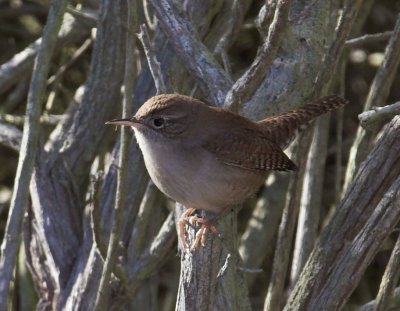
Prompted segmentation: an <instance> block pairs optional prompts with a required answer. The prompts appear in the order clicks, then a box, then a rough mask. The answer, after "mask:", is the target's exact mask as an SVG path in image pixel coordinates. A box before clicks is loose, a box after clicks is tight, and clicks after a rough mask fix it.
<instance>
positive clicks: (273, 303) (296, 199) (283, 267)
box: [264, 130, 312, 311]
mask: <svg viewBox="0 0 400 311" xmlns="http://www.w3.org/2000/svg"><path fill="white" fill-rule="evenodd" d="M311 134H312V131H310V130H308V131H306V132H304V133H302V134H301V135H300V137H299V138H298V139H297V140H296V142H295V144H296V145H295V147H294V150H293V152H294V154H295V159H294V162H296V163H297V164H298V166H299V171H298V172H295V173H294V175H293V176H292V178H291V179H290V181H289V186H288V191H287V196H286V203H285V207H284V209H283V214H282V219H281V223H280V225H279V231H278V237H277V242H276V247H275V254H274V262H273V266H272V274H271V280H270V283H269V286H268V292H267V296H266V298H265V303H264V311H274V310H279V309H281V306H282V303H283V302H284V301H283V290H284V285H285V280H286V276H287V273H288V269H289V263H290V251H291V249H292V247H291V245H292V241H293V234H294V232H295V226H296V220H297V217H298V212H299V203H300V198H301V188H302V185H303V177H304V173H305V168H306V165H305V164H306V160H307V158H306V157H305V156H304V155H306V154H307V153H308V152H307V151H308V148H309V147H310V143H311V138H312V135H311Z"/></svg>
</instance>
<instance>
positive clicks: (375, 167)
mask: <svg viewBox="0 0 400 311" xmlns="http://www.w3.org/2000/svg"><path fill="white" fill-rule="evenodd" d="M399 131H400V118H399V117H396V118H395V119H393V121H392V122H391V123H390V124H389V125H388V126H387V127H386V129H385V131H384V133H383V134H382V136H381V138H380V139H379V141H378V142H377V143H376V145H375V147H374V149H373V150H372V151H371V154H370V156H369V157H368V158H367V160H366V161H364V162H363V163H362V165H361V167H360V169H359V171H358V173H357V175H356V176H355V178H354V181H353V183H352V185H351V186H350V187H349V189H348V191H347V193H346V195H345V197H344V198H343V200H342V202H341V204H340V206H339V207H338V208H337V210H336V212H335V214H334V216H333V219H332V221H331V222H330V224H329V225H328V226H327V227H326V228H325V229H324V231H323V233H322V235H321V238H320V241H319V243H318V244H317V245H316V247H315V248H314V251H313V253H312V254H311V256H310V259H309V260H308V262H307V264H306V266H305V268H304V270H303V272H302V274H301V275H300V278H299V281H298V282H297V284H296V287H295V288H294V290H293V292H292V294H291V297H290V299H289V302H288V304H287V305H286V307H285V309H284V310H299V309H301V310H337V308H340V307H341V306H342V305H343V303H344V302H345V301H346V299H347V298H348V297H349V295H350V294H351V292H352V290H353V289H354V288H355V286H356V285H357V283H358V281H359V280H360V278H361V276H362V273H363V272H364V271H365V269H366V267H367V265H368V263H369V262H370V261H371V260H372V258H373V256H374V255H375V254H376V252H377V251H378V247H379V245H380V242H381V241H383V239H384V238H385V237H386V236H387V235H388V234H390V232H391V231H392V229H393V227H394V225H395V224H396V223H397V221H398V220H399V216H400V209H399V207H398V202H399V201H398V198H397V196H398V192H397V193H396V191H398V190H399V189H398V187H399V186H400V180H399V179H396V178H397V173H396V172H398V170H399V168H400V156H399V152H400V147H399V146H400V145H399V142H400V141H399V137H400V136H399ZM381 159H386V161H381ZM396 200H397V201H396ZM352 269H353V270H352ZM350 271H351V275H352V277H351V278H350V279H349V278H347V277H344V275H345V274H344V273H347V275H349V273H350Z"/></svg>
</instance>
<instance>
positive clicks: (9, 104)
mask: <svg viewBox="0 0 400 311" xmlns="http://www.w3.org/2000/svg"><path fill="white" fill-rule="evenodd" d="M30 78H31V77H30V74H29V75H28V76H27V77H26V78H25V79H24V78H23V79H22V80H21V81H20V82H19V83H18V84H17V85H16V86H15V87H14V88H13V90H12V91H11V92H10V93H9V94H8V95H7V97H6V99H5V100H4V101H3V102H2V104H1V109H0V111H1V112H5V113H9V112H12V111H14V110H15V108H17V107H18V105H20V104H22V102H23V101H24V99H25V97H26V94H27V93H28V90H29V81H30Z"/></svg>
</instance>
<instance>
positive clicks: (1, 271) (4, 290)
mask: <svg viewBox="0 0 400 311" xmlns="http://www.w3.org/2000/svg"><path fill="white" fill-rule="evenodd" d="M66 7H67V1H66V0H58V1H54V2H53V4H52V6H51V8H50V11H49V17H48V20H47V23H46V27H45V29H44V33H43V39H42V40H43V41H42V43H41V45H40V49H39V51H38V55H37V58H36V61H35V68H34V71H33V75H32V80H31V84H30V87H29V94H28V104H27V108H26V115H27V119H26V121H25V124H24V131H23V134H22V141H21V152H20V156H19V161H18V167H17V173H16V176H15V183H14V191H13V197H12V199H11V206H10V211H9V214H8V219H7V226H6V230H5V234H4V236H5V238H4V240H3V241H2V245H1V257H0V310H6V309H7V302H8V291H9V287H10V282H11V279H12V274H13V271H14V267H15V261H16V257H17V251H18V248H19V243H20V240H21V231H22V230H21V229H22V218H23V215H24V213H25V209H26V205H27V204H28V196H29V183H30V180H31V176H32V171H33V166H34V162H35V158H36V151H37V149H38V143H39V131H40V126H39V118H40V114H41V111H42V101H43V99H44V95H45V90H46V77H47V74H48V71H49V68H50V60H51V56H52V55H53V51H54V48H55V44H56V39H57V33H58V30H59V29H60V27H61V23H62V20H63V16H64V12H65V9H66Z"/></svg>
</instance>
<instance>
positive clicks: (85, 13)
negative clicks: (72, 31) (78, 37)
mask: <svg viewBox="0 0 400 311" xmlns="http://www.w3.org/2000/svg"><path fill="white" fill-rule="evenodd" d="M67 12H68V13H69V14H71V15H72V16H74V17H76V18H77V19H81V20H83V21H85V23H88V24H89V25H91V27H96V24H97V19H98V13H97V11H94V10H90V9H84V10H82V9H81V10H77V9H75V8H74V7H72V6H68V7H67Z"/></svg>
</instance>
